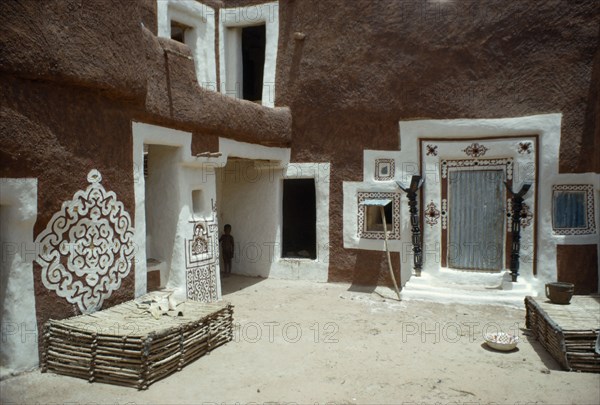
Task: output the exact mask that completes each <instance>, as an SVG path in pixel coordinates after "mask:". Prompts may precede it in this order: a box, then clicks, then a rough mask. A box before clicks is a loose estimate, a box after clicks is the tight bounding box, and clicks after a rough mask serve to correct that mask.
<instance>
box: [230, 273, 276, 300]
mask: <svg viewBox="0 0 600 405" xmlns="http://www.w3.org/2000/svg"><path fill="white" fill-rule="evenodd" d="M264 280H266V279H265V278H262V277H251V276H241V275H238V274H232V275H231V276H229V277H221V294H222V295H223V296H225V295H228V294H232V293H234V292H236V291H241V290H244V289H246V288H249V287H252V286H253V285H255V284H258V283H260V282H261V281H264Z"/></svg>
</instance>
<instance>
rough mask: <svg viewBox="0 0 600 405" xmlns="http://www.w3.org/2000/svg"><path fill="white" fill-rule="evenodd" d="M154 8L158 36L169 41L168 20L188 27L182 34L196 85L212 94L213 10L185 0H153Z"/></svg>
mask: <svg viewBox="0 0 600 405" xmlns="http://www.w3.org/2000/svg"><path fill="white" fill-rule="evenodd" d="M156 6H157V10H156V14H157V16H156V18H157V23H158V36H159V37H163V38H171V20H175V21H177V22H180V23H182V24H185V25H187V26H190V27H192V30H191V31H190V32H186V36H185V43H186V45H188V46H189V47H190V50H191V51H192V56H193V57H194V66H195V68H196V78H197V79H198V84H200V86H202V87H204V88H207V89H209V90H213V91H216V90H217V85H216V84H217V63H216V54H215V10H214V9H213V8H211V7H209V6H207V5H205V4H201V3H197V2H196V1H186V0H157V2H156Z"/></svg>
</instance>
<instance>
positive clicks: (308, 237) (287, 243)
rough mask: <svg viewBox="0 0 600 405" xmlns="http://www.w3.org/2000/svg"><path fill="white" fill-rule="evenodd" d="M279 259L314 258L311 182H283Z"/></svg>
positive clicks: (315, 216)
mask: <svg viewBox="0 0 600 405" xmlns="http://www.w3.org/2000/svg"><path fill="white" fill-rule="evenodd" d="M282 228H283V229H282V247H281V257H287V258H303V259H316V258H317V202H316V194H315V180H314V179H285V180H283V227H282Z"/></svg>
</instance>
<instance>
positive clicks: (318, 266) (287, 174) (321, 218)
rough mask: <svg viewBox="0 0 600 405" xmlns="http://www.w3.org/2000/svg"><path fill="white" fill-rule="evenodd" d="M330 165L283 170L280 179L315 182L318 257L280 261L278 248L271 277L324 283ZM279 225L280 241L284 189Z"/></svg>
mask: <svg viewBox="0 0 600 405" xmlns="http://www.w3.org/2000/svg"><path fill="white" fill-rule="evenodd" d="M330 170H331V164H330V163H328V162H319V163H290V164H288V165H286V166H285V167H284V170H283V178H282V179H281V181H283V179H314V181H315V199H316V210H317V223H316V228H317V229H316V235H317V241H316V242H317V257H316V259H298V258H282V257H281V249H277V251H276V253H275V260H274V262H273V264H272V265H271V274H270V277H274V278H285V279H298V280H310V281H321V282H326V281H327V277H328V272H329V182H330ZM279 192H280V193H281V194H280V195H279V197H278V198H279V204H280V208H279V213H280V215H279V226H278V235H279V241H281V229H282V225H283V216H282V213H283V207H282V204H283V187H280V188H279Z"/></svg>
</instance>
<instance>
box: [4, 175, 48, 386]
mask: <svg viewBox="0 0 600 405" xmlns="http://www.w3.org/2000/svg"><path fill="white" fill-rule="evenodd" d="M37 197H38V181H37V179H27V178H21V179H14V178H2V179H0V204H1V205H3V206H5V207H6V208H4V209H6V210H7V211H8V210H10V212H9V213H8V214H9V218H7V220H6V221H5V222H4V223H2V224H1V226H2V228H5V229H4V231H5V232H6V234H5V233H4V232H3V234H2V237H3V238H6V239H4V240H2V246H0V248H1V249H2V262H3V264H2V273H3V274H2V278H3V280H1V281H0V282H2V284H4V285H3V289H5V294H6V295H5V296H4V297H2V299H3V300H4V307H3V310H4V311H3V313H1V314H0V318H1V319H2V342H1V344H0V350H1V351H2V357H3V362H2V365H1V367H0V377H2V378H4V377H7V376H9V375H11V374H14V373H19V372H23V371H27V370H30V369H33V368H35V367H37V366H38V364H39V357H38V342H37V340H38V337H39V336H40V333H39V331H37V318H36V311H35V290H34V285H33V260H34V259H35V258H36V257H37V253H38V246H37V245H36V244H34V242H33V227H34V225H35V222H36V220H37V213H38V212H37ZM5 265H6V267H5ZM4 277H8V278H7V279H6V280H4Z"/></svg>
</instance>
